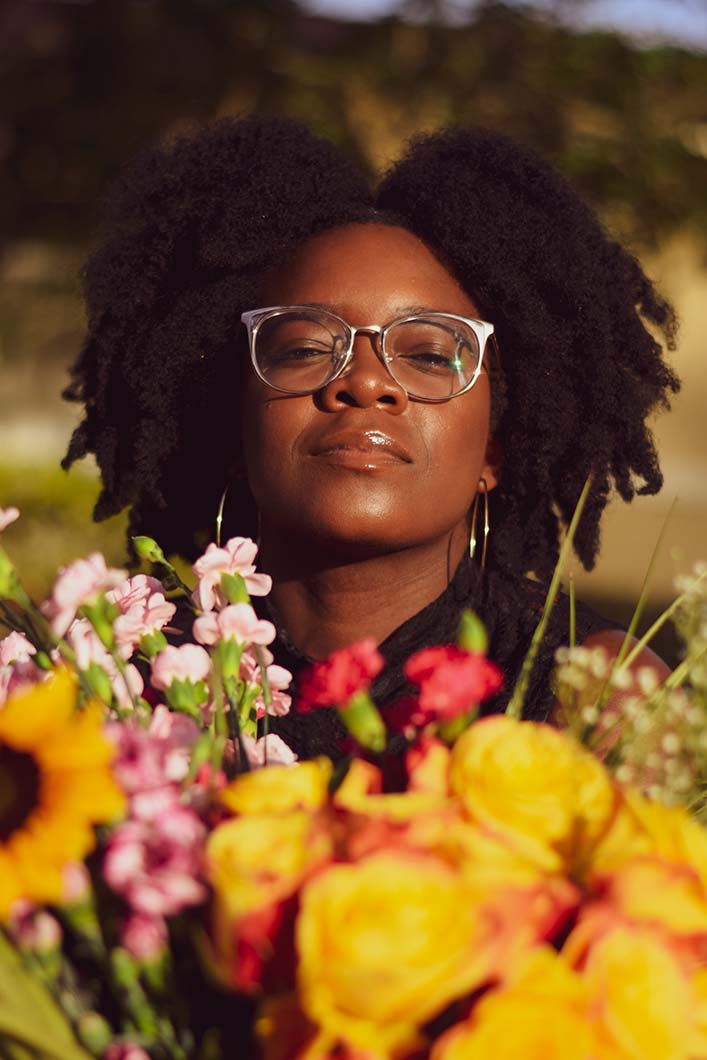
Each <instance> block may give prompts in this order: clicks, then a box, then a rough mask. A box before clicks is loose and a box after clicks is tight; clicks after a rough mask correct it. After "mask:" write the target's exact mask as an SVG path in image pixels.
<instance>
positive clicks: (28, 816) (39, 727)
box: [0, 669, 124, 921]
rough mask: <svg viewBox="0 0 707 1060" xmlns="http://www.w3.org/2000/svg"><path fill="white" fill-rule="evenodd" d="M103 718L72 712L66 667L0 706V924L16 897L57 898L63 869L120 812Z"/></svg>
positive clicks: (92, 707) (96, 710)
mask: <svg viewBox="0 0 707 1060" xmlns="http://www.w3.org/2000/svg"><path fill="white" fill-rule="evenodd" d="M104 720H105V714H104V712H103V709H102V708H101V707H100V706H98V705H97V704H94V703H89V704H88V705H87V706H86V707H84V709H83V710H81V711H79V710H76V680H75V677H74V676H73V675H72V674H71V673H70V672H69V671H68V670H65V669H62V670H57V671H56V672H55V673H54V674H53V676H52V677H51V678H50V679H49V680H48V681H46V682H42V683H41V684H38V685H34V686H32V688H30V689H28V690H26V691H22V692H20V693H19V694H17V695H15V696H12V697H11V698H10V699H9V700H8V701H7V703H6V704H5V706H4V707H2V708H0V921H2V920H4V919H5V918H6V917H7V914H8V911H9V909H10V907H11V905H12V904H13V902H15V901H16V900H17V899H18V898H29V899H31V900H33V901H36V902H52V901H54V902H56V901H59V900H60V899H61V892H62V869H63V868H64V866H65V865H66V864H67V862H70V861H76V860H78V859H81V858H83V857H85V855H86V854H87V853H88V852H89V851H90V850H92V848H93V846H94V842H95V838H94V831H93V826H94V825H95V824H99V823H102V822H106V821H110V820H112V819H113V818H115V817H117V816H118V815H119V814H120V813H121V811H122V809H123V804H124V798H123V794H122V792H121V791H120V788H119V787H118V785H117V784H116V782H115V780H114V779H113V776H112V774H111V770H110V762H111V759H112V758H113V754H114V751H113V747H112V746H111V744H110V743H109V742H108V740H106V738H105V737H104V736H103V734H102V732H101V728H102V726H103V723H104Z"/></svg>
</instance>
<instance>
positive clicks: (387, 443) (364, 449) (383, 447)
mask: <svg viewBox="0 0 707 1060" xmlns="http://www.w3.org/2000/svg"><path fill="white" fill-rule="evenodd" d="M337 449H352V450H357V451H358V452H361V453H381V452H384V453H386V454H389V455H390V456H395V457H397V458H398V460H402V461H404V462H405V463H406V464H411V463H412V462H413V459H412V455H411V454H410V452H409V451H408V450H407V449H406V448H405V446H404V445H401V443H400V442H398V441H396V440H395V439H393V438H391V437H390V436H389V435H387V434H384V432H383V431H379V430H370V429H369V430H360V429H358V430H357V429H355V428H348V429H345V430H341V431H334V432H333V433H332V434H327V435H326V437H324V438H321V439H320V440H319V441H318V442H316V443H315V444H314V445H313V446H312V449H311V450H310V451H311V454H312V456H322V455H323V454H324V453H331V452H334V451H335V450H337Z"/></svg>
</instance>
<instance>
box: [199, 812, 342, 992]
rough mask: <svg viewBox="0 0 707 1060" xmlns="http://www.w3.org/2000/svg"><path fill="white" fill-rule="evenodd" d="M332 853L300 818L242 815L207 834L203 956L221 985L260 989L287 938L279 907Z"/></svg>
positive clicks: (306, 818) (320, 833) (308, 818)
mask: <svg viewBox="0 0 707 1060" xmlns="http://www.w3.org/2000/svg"><path fill="white" fill-rule="evenodd" d="M331 852H332V841H331V838H330V836H329V835H328V833H327V832H326V831H325V829H324V828H323V827H322V824H321V823H320V821H319V819H318V818H317V817H315V816H312V815H311V814H309V813H307V812H305V811H304V810H294V811H292V812H291V813H283V814H278V815H268V814H248V815H246V816H243V817H236V818H234V819H232V820H229V821H225V822H224V823H223V824H220V825H219V826H218V827H217V828H216V829H215V830H214V831H213V832H212V833H211V835H210V836H209V840H208V843H207V847H206V872H207V875H208V878H209V880H210V882H211V885H212V887H213V889H214V898H213V902H212V923H211V931H210V941H209V942H208V943H207V945H206V948H207V951H208V959H209V961H210V963H211V964H212V966H213V968H214V970H215V971H216V973H217V974H218V975H219V976H220V977H221V978H222V979H224V980H225V981H226V982H228V983H231V984H233V985H235V986H237V987H238V988H240V989H245V990H249V989H254V988H257V987H259V986H260V985H262V977H263V974H264V969H265V966H266V965H267V963H268V961H269V960H270V958H271V957H272V955H273V953H274V952H275V949H276V946H277V944H276V939H277V938H280V937H281V936H282V937H284V935H287V934H288V932H289V930H290V928H289V925H288V924H287V923H286V922H285V920H284V919H283V918H284V903H285V902H286V901H287V900H288V899H290V898H291V897H292V896H293V895H294V894H295V893H296V891H297V889H298V888H299V886H300V885H301V883H302V881H303V880H304V879H305V878H306V877H307V876H308V875H309V874H310V873H312V872H314V871H316V869H318V868H320V867H321V866H322V865H324V864H325V863H326V862H327V860H328V859H329V857H330V856H331ZM285 919H286V918H285ZM283 963H284V962H283Z"/></svg>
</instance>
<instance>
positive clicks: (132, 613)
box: [106, 574, 177, 659]
mask: <svg viewBox="0 0 707 1060" xmlns="http://www.w3.org/2000/svg"><path fill="white" fill-rule="evenodd" d="M162 588H163V586H162V583H161V582H160V581H158V579H157V578H151V577H149V576H148V575H146V574H137V575H136V576H135V577H134V578H126V579H125V581H123V582H121V584H120V585H118V586H116V588H115V589H111V591H110V592H109V593H106V596H107V598H108V599H109V600H110V601H111V603H114V604H115V605H116V606H117V607H119V608H120V615H119V616H118V618H116V620H115V622H114V623H113V630H114V632H115V639H116V642H117V644H118V648H119V650H120V651H121V653H122V654H123V655H124V656H125V658H126V659H127V658H129V657H130V655H131V654H132V652H133V649H134V648H135V646H136V645H137V644H138V643H139V642H140V639H141V638H142V637H144V636H146V635H147V634H149V633H154V632H155V631H157V630H161V629H163V627H164V626H166V625H167V623H168V622H169V621H170V619H171V618H172V617H173V615H174V612H175V611H176V610H177V608H176V606H175V605H174V604H172V603H170V602H169V601H168V600H166V599H165V596H164V593H163V592H162Z"/></svg>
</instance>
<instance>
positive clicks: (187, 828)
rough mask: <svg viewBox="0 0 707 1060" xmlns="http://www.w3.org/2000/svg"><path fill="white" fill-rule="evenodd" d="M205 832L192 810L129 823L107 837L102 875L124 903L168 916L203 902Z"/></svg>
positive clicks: (176, 810) (176, 808) (181, 808)
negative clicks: (202, 876)
mask: <svg viewBox="0 0 707 1060" xmlns="http://www.w3.org/2000/svg"><path fill="white" fill-rule="evenodd" d="M205 837H206V828H205V827H204V825H203V824H202V822H201V821H200V820H199V818H198V817H197V815H196V814H195V813H194V812H193V810H190V809H188V808H187V807H186V806H179V805H174V806H172V807H171V808H170V809H168V810H166V811H165V812H163V813H161V814H159V815H158V816H157V817H155V818H154V819H153V820H150V821H138V820H129V821H126V822H125V824H122V825H120V826H119V827H118V828H117V829H116V830H115V831H114V832H113V834H112V836H111V839H110V842H109V845H108V849H107V851H106V855H105V859H104V862H103V875H104V877H105V879H106V882H107V883H108V884H109V886H110V887H112V888H113V890H114V891H117V893H118V894H121V895H122V896H123V898H124V899H125V901H126V902H127V903H128V905H129V906H130V907H131V908H132V909H133V910H135V911H136V912H138V913H145V914H147V915H148V916H153V917H155V916H172V915H174V914H176V913H180V912H181V911H182V910H183V909H186V908H187V907H188V906H192V905H198V904H199V903H200V902H203V901H204V899H205V898H206V893H207V892H206V888H205V887H204V884H203V883H202V882H201V881H200V879H199V873H200V870H201V860H202V848H203V844H204V839H205Z"/></svg>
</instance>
